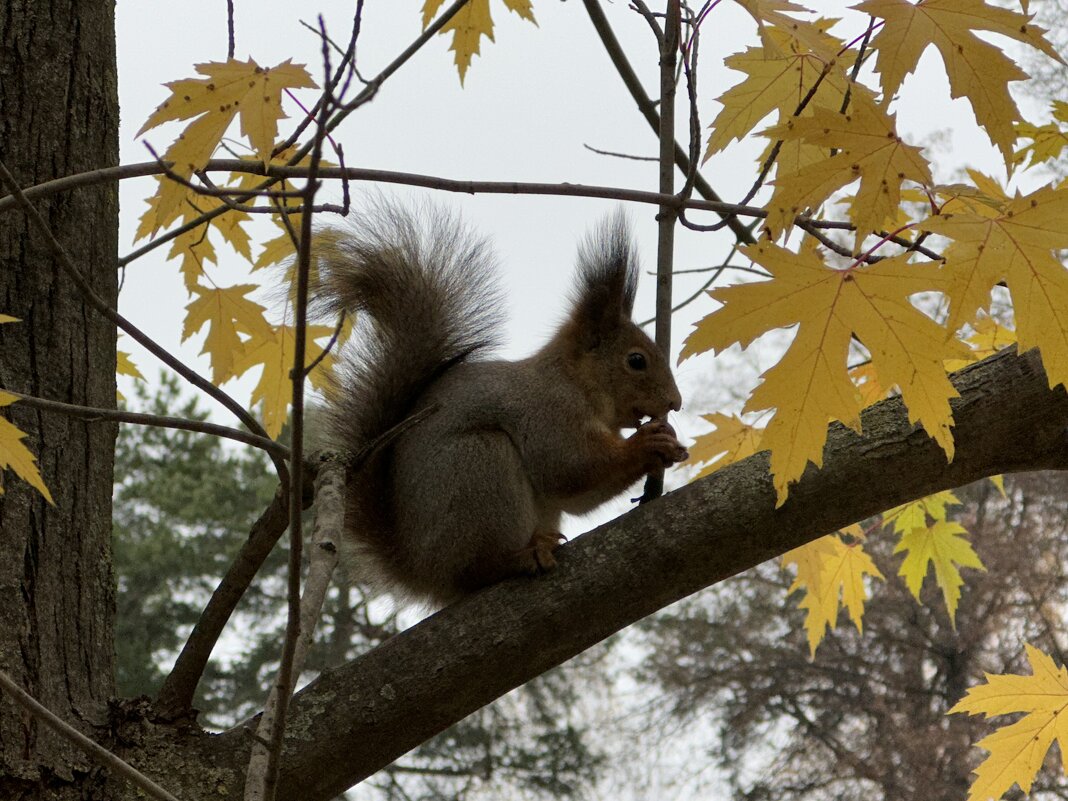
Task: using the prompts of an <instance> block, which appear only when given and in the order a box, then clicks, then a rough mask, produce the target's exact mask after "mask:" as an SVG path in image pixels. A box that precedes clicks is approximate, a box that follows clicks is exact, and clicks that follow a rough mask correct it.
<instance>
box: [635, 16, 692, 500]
mask: <svg viewBox="0 0 1068 801" xmlns="http://www.w3.org/2000/svg"><path fill="white" fill-rule="evenodd" d="M640 2H641V0H635V3H640ZM650 24H653V21H652V20H651V21H650ZM681 27H682V9H681V7H680V0H668V4H667V19H666V20H665V21H664V34H663V36H662V37H661V38H660V194H661V195H671V194H673V193H674V191H675V147H676V145H675V65H676V63H677V60H678V55H679V37H680V29H681ZM677 217H678V210H677V207H676V206H675V205H669V204H664V205H662V206H661V207H660V213H659V214H658V215H657V220H658V221H659V225H660V235H659V239H658V241H657V251H656V252H657V258H656V336H655V339H656V346H657V347H658V348H659V349H660V352H661V353H662V354H663V355H664V358H665V359H670V358H671V283H672V282H671V278H672V269H673V268H674V264H675V220H676V218H677ZM663 494H664V470H663V468H660V469H658V470H654V471H653V472H651V473H649V475H648V476H646V478H645V489H644V490H643V491H642V496H641V498H640V499H639V503H648V502H649V501H651V500H654V499H656V498H659V497H660V496H661V495H663Z"/></svg>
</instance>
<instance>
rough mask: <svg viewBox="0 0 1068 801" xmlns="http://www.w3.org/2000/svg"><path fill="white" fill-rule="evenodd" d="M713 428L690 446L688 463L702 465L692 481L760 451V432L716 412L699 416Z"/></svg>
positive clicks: (733, 416) (731, 416)
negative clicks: (703, 464)
mask: <svg viewBox="0 0 1068 801" xmlns="http://www.w3.org/2000/svg"><path fill="white" fill-rule="evenodd" d="M701 417H703V418H704V419H705V420H706V421H707V422H709V423H711V424H712V425H713V426H715V428H714V429H713V430H712V431H709V432H708V433H707V434H701V435H700V436H698V437H697V439H696V441H695V442H694V444H693V445H691V446H690V458H689V463H690V464H700V463H702V462H704V463H705V466H704V467H702V468H701V471H700V472H699V473H698V474H697V475H696V476H694V481H696V480H697V479H699V478H704V477H705V476H707V475H708V474H709V473H714V472H715V471H716V470H719V469H720V468H721V467H726V466H727V465H729V464H733V463H734V462H740V461H741V460H742V459H745V458H746V457H748V456H752V455H753V454H754V453H756V452H757V451H759V450H760V435H761V429H759V428H754V427H753V426H751V425H748V424H747V423H744V422H742V419H741V418H740V417H738V416H736V415H726V414H721V413H719V412H714V413H712V414H703V415H701Z"/></svg>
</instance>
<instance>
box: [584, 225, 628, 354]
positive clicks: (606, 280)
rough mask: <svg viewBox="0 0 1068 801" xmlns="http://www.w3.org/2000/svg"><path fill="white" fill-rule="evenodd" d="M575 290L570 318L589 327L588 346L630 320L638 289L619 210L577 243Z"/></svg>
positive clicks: (625, 229)
mask: <svg viewBox="0 0 1068 801" xmlns="http://www.w3.org/2000/svg"><path fill="white" fill-rule="evenodd" d="M576 290H577V291H576V295H575V305H574V309H573V311H572V319H573V320H575V321H577V322H579V323H580V324H581V325H582V326H583V327H588V331H587V332H586V333H587V335H588V336H589V341H590V343H591V344H590V347H596V346H597V344H598V343H599V342H600V341H601V340H602V339H603V338H605V337H606V336H608V335H610V334H611V333H612V332H614V331H616V330H618V329H619V327H620V326H621V325H622V323H623V322H624V321H629V320H630V316H631V313H632V312H633V310H634V296H635V294H636V293H637V290H638V260H637V258H636V257H635V255H634V243H633V241H632V240H631V237H630V231H629V230H628V226H627V219H626V216H625V215H624V214H623V212H622V210H621V211H618V212H616V213H615V214H613V215H612V216H611V217H609V218H608V219H606V220H605V221H604V222H603V223H602V224H601V225H600V227H599V228H598V229H597V230H596V231H595V232H594V233H592V234H591V235H590V236H588V237H587V238H586V240H585V241H584V242H583V243H582V245H581V246H580V248H579V258H578V287H577V288H576Z"/></svg>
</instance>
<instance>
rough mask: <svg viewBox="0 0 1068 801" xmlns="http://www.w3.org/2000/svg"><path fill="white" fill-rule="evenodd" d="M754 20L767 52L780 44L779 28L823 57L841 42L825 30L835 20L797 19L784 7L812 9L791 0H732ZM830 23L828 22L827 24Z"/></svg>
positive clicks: (835, 48)
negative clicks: (777, 33)
mask: <svg viewBox="0 0 1068 801" xmlns="http://www.w3.org/2000/svg"><path fill="white" fill-rule="evenodd" d="M735 2H736V3H737V4H738V5H740V6H741V7H742V8H744V9H745V10H746V11H747V12H748V13H749V15H750V16H751V17H752V18H753V19H754V20H755V21H756V24H757V30H758V31H759V33H760V40H761V43H762V44H763V45H764V47H765V48H767V50H768V52H769V53H774V52H775V51H776V50H778V49H780V48H782V46H783V45H782V37H781V36H780V35H776V32H781V33H783V34H786V35H788V36H790V38H791V39H794V40H796V41H797V42H798V43H799V44H801V45H803V46H804V47H806V48H807V49H809V50H811V51H812V52H813V53H815V54H817V55H819V56H821V57H823V58H825V59H831V58H833V57H834V56H835V55H836V54H837V53H838V52H839V51H840V50H842V48H843V46H844V43H843V42H842V41H841V40H840V39H837V38H835V37H834V36H831V35H830V34H828V33H827V28H829V27H830V24H833V22H835V21H836V20H830V21H825V20H813V21H806V20H799V19H797V18H795V17H791V16H788V15H787V14H786V13H784V12H787V11H792V12H801V13H805V14H811V13H812V11H811V9H808V8H805V7H804V6H802V5H798V4H797V3H795V2H793V0H735ZM828 23H830V24H828Z"/></svg>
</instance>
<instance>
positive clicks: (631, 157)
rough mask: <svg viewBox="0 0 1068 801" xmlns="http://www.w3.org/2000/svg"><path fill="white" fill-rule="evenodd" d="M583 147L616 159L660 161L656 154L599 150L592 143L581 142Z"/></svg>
mask: <svg viewBox="0 0 1068 801" xmlns="http://www.w3.org/2000/svg"><path fill="white" fill-rule="evenodd" d="M582 146H583V147H584V148H586V149H587V150H589V151H590V152H592V153H596V154H597V155H599V156H611V157H612V158H616V159H628V160H630V161H660V159H659V158H658V157H657V156H634V155H631V154H630V153H616V152H615V151H612V150H601V149H600V148H596V147H593V146H592V145H587V144H583V145H582Z"/></svg>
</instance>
